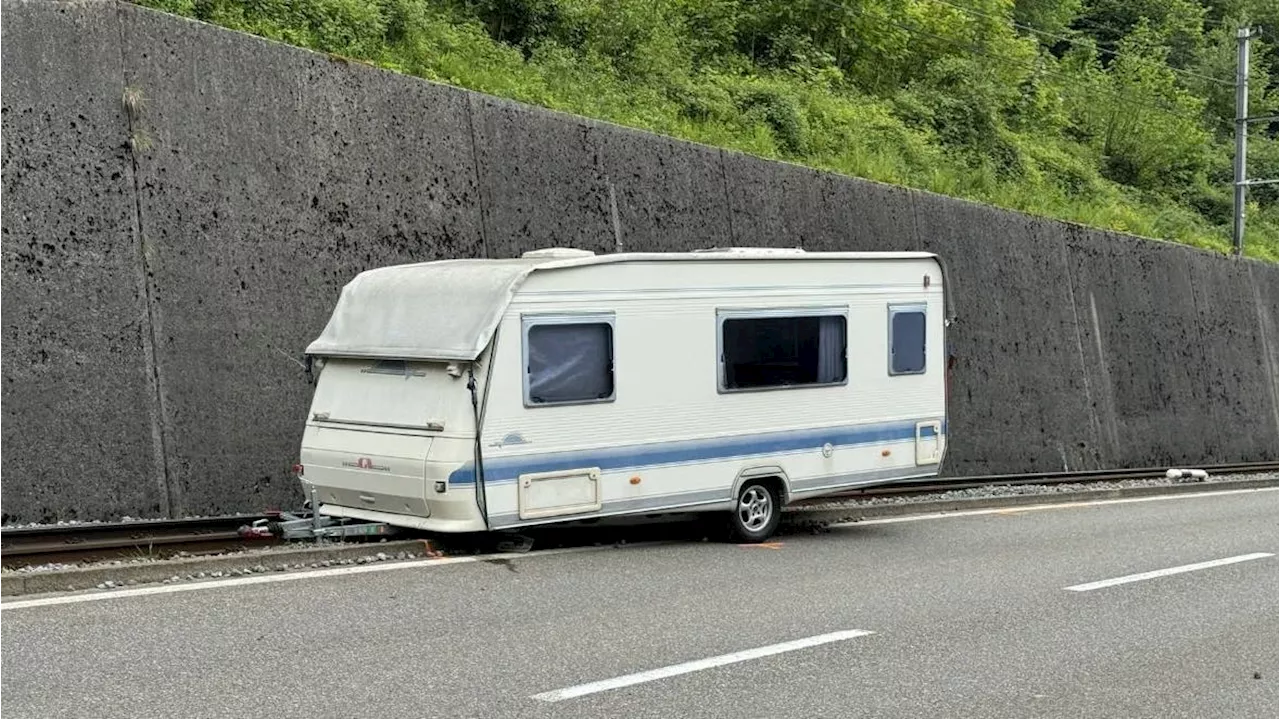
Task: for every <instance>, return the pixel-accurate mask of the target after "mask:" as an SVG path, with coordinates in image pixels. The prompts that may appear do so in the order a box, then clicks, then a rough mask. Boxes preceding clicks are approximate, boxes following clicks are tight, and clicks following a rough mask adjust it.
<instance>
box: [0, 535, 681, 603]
mask: <svg viewBox="0 0 1280 719" xmlns="http://www.w3.org/2000/svg"><path fill="white" fill-rule="evenodd" d="M658 544H664V542H637V543H635V544H628V545H625V546H623V547H617V548H618V549H631V548H634V547H650V546H655V545H658ZM614 548H615V547H564V548H560V549H544V550H542V551H540V552H507V553H504V554H478V555H468V556H465V557H440V558H438V559H419V560H414V561H405V562H391V563H387V564H362V565H357V566H354V567H334V568H331V569H315V570H311V571H300V572H290V573H285V574H263V575H258V576H254V577H238V578H234V579H214V580H211V581H203V582H201V581H196V582H192V583H191V584H167V585H161V586H158V587H138V588H137V589H114V590H104V591H99V592H96V593H90V594H66V595H60V596H56V597H43V598H40V599H20V600H17V601H13V600H6V601H3V602H0V612H3V611H8V610H11V609H27V608H30V607H49V606H54V605H57V604H78V603H80V602H98V601H103V600H107V599H126V598H129V597H145V596H149V595H152V594H175V593H177V592H197V591H200V590H204V589H220V588H223V587H242V586H248V585H252V584H274V583H276V582H292V581H295V580H299V579H318V578H322V577H340V576H343V575H346V574H367V573H369V572H389V571H393V570H396V569H416V568H421V567H438V566H442V565H446V564H468V563H471V562H483V561H492V560H495V559H529V558H533V557H549V556H551V555H555V554H577V553H580V552H598V551H602V550H607V549H614Z"/></svg>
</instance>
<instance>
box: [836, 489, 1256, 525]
mask: <svg viewBox="0 0 1280 719" xmlns="http://www.w3.org/2000/svg"><path fill="white" fill-rule="evenodd" d="M1277 490H1280V487H1258V488H1255V489H1224V490H1221V491H1218V492H1195V493H1194V494H1164V495H1159V496H1155V497H1126V498H1124V499H1092V500H1089V501H1087V502H1055V503H1050V504H1028V505H1024V506H1017V505H1015V506H1011V507H992V508H990V509H966V510H962V511H959V512H933V513H931V514H910V515H906V516H903V517H884V518H882V519H864V520H860V521H856V522H840V523H838V524H832V525H831V526H832V527H833V528H834V527H857V526H860V525H866V524H897V523H898V522H920V521H924V520H927V519H949V518H951V517H976V516H980V515H984V514H1018V513H1021V512H1041V511H1044V510H1047V509H1074V508H1077V507H1097V506H1102V505H1107V504H1133V503H1135V502H1165V501H1170V500H1174V499H1199V498H1204V497H1222V496H1226V495H1229V494H1251V493H1253V492H1275V491H1277Z"/></svg>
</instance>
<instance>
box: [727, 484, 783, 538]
mask: <svg viewBox="0 0 1280 719" xmlns="http://www.w3.org/2000/svg"><path fill="white" fill-rule="evenodd" d="M781 520H782V504H781V502H779V501H778V492H777V491H776V490H774V488H773V487H771V486H770V485H769V484H767V483H765V482H762V481H760V480H755V479H753V480H748V481H747V482H745V483H744V484H743V485H742V488H741V489H739V490H738V496H737V497H735V498H734V506H733V511H732V512H731V513H730V515H729V535H730V537H731V538H732V539H733V540H735V541H738V542H745V543H755V542H763V541H764V540H766V539H768V538H769V537H770V536H772V535H773V533H774V531H776V530H777V529H778V522H780V521H781Z"/></svg>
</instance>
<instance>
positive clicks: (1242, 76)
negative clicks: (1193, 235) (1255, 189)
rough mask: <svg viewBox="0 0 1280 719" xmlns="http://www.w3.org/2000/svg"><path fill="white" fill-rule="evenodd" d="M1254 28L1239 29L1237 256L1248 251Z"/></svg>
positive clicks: (1233, 234) (1233, 235) (1233, 230)
mask: <svg viewBox="0 0 1280 719" xmlns="http://www.w3.org/2000/svg"><path fill="white" fill-rule="evenodd" d="M1252 36H1253V31H1252V30H1250V29H1249V28H1247V27H1242V28H1240V29H1238V30H1236V160H1235V217H1234V221H1233V222H1232V226H1231V238H1232V241H1233V243H1234V245H1235V251H1236V255H1237V256H1239V255H1240V254H1242V253H1243V252H1244V200H1245V196H1246V195H1247V194H1248V191H1249V188H1248V186H1247V185H1245V182H1246V178H1245V175H1244V171H1245V167H1244V165H1245V163H1244V150H1245V138H1246V137H1248V135H1249V38H1250V37H1252Z"/></svg>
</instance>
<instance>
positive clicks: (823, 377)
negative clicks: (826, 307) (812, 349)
mask: <svg viewBox="0 0 1280 719" xmlns="http://www.w3.org/2000/svg"><path fill="white" fill-rule="evenodd" d="M844 347H845V342H844V318H843V317H820V318H818V383H819V384H827V383H830V382H840V381H843V380H844V375H845V366H844Z"/></svg>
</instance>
